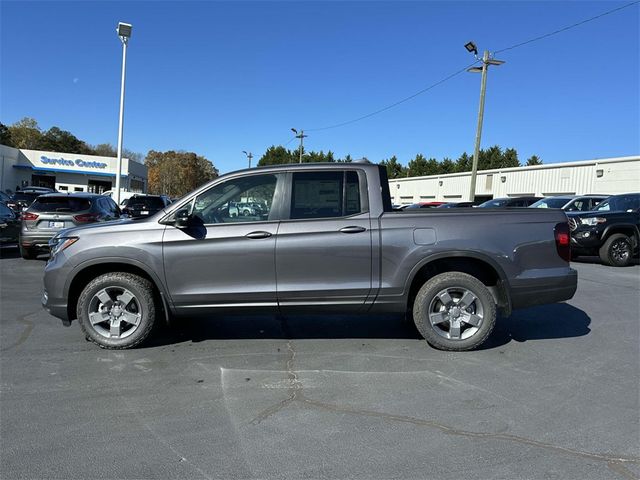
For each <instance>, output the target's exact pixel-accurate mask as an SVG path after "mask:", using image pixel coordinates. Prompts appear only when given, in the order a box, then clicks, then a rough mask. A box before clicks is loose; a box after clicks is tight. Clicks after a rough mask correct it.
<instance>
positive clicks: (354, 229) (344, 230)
mask: <svg viewBox="0 0 640 480" xmlns="http://www.w3.org/2000/svg"><path fill="white" fill-rule="evenodd" d="M366 230H367V229H366V228H364V227H357V226H355V225H353V226H350V227H344V228H341V229H340V232H342V233H360V232H364V231H366Z"/></svg>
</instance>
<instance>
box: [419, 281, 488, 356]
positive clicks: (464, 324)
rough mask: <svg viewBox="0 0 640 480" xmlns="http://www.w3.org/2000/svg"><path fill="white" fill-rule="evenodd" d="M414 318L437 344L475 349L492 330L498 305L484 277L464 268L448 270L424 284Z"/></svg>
mask: <svg viewBox="0 0 640 480" xmlns="http://www.w3.org/2000/svg"><path fill="white" fill-rule="evenodd" d="M413 321H414V323H415V325H416V327H417V329H418V331H419V332H420V334H421V335H422V336H423V337H424V338H425V340H427V342H428V343H429V344H430V345H431V346H433V347H435V348H438V349H440V350H452V351H465V350H472V349H474V348H477V347H479V346H480V345H481V344H482V343H484V341H485V340H486V339H487V338H488V337H489V335H490V334H491V331H492V330H493V327H494V325H495V323H496V305H495V302H494V300H493V296H492V295H491V292H489V290H488V289H487V287H486V286H485V285H484V284H483V283H482V282H481V281H480V280H478V279H477V278H475V277H473V276H471V275H468V274H466V273H462V272H447V273H442V274H440V275H436V276H435V277H433V278H432V279H430V280H429V281H428V282H426V283H425V284H424V285H423V286H422V288H420V290H419V291H418V294H417V296H416V299H415V302H414V304H413Z"/></svg>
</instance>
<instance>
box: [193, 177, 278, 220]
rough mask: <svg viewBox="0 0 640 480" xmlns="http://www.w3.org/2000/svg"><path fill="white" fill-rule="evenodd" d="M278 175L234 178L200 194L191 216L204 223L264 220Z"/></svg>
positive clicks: (270, 206)
mask: <svg viewBox="0 0 640 480" xmlns="http://www.w3.org/2000/svg"><path fill="white" fill-rule="evenodd" d="M277 183H278V175H276V174H271V175H251V176H248V177H241V178H235V179H232V180H228V181H226V182H223V183H219V184H218V185H216V186H214V187H212V188H210V189H209V190H207V191H206V192H203V193H201V194H200V195H198V196H197V197H196V198H195V200H194V201H193V202H192V205H191V215H192V217H193V218H194V219H197V220H200V221H202V222H203V223H204V224H211V223H241V222H262V221H267V220H269V219H270V218H269V216H270V214H271V209H272V206H273V201H274V196H275V192H276V184H277Z"/></svg>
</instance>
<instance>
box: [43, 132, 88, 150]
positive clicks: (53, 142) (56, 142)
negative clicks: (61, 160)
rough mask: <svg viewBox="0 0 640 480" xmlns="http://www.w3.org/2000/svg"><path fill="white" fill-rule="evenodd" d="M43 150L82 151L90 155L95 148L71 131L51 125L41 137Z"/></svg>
mask: <svg viewBox="0 0 640 480" xmlns="http://www.w3.org/2000/svg"><path fill="white" fill-rule="evenodd" d="M38 148H39V149H41V150H49V151H52V152H67V153H80V154H87V155H90V154H92V153H93V150H92V149H91V148H90V147H89V146H88V145H87V144H86V143H84V142H83V141H82V140H80V139H79V138H77V137H76V136H75V135H73V134H72V133H71V132H67V131H66V130H61V129H60V128H58V127H51V128H50V129H49V130H47V131H46V132H45V133H44V134H43V135H42V137H41V139H40V144H39V146H38Z"/></svg>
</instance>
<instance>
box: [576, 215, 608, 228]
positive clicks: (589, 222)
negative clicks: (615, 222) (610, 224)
mask: <svg viewBox="0 0 640 480" xmlns="http://www.w3.org/2000/svg"><path fill="white" fill-rule="evenodd" d="M606 221H607V219H606V218H602V217H590V218H581V219H580V222H582V225H591V226H593V225H597V224H599V223H605V222H606Z"/></svg>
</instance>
